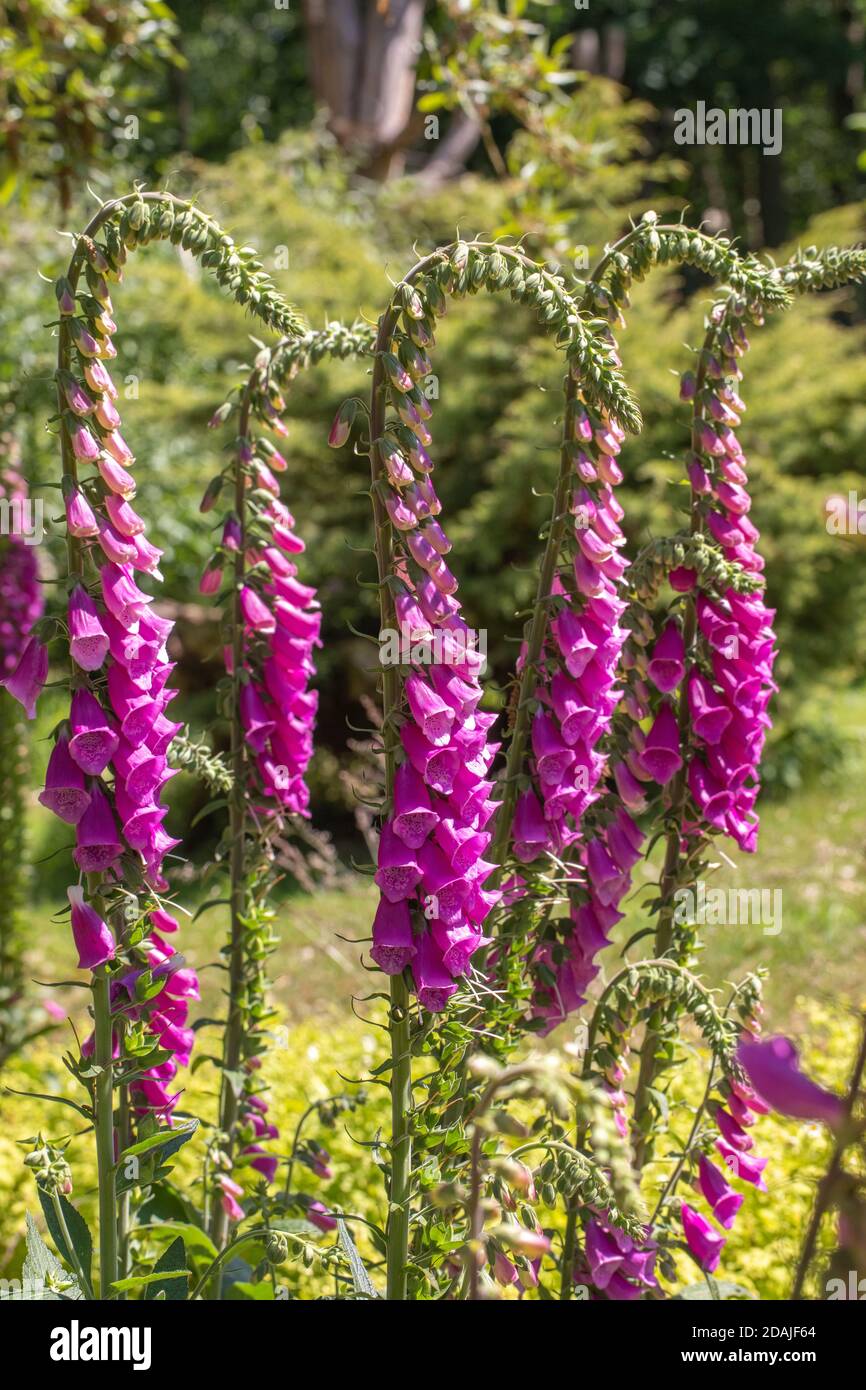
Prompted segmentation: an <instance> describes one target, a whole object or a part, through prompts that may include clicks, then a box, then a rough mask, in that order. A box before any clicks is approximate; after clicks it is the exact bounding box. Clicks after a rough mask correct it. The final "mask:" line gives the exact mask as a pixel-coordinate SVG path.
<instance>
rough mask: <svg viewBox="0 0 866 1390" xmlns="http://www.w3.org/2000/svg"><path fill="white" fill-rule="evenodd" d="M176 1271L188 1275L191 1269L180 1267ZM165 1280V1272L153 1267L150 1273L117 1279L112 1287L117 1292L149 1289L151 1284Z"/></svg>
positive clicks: (178, 1273)
mask: <svg viewBox="0 0 866 1390" xmlns="http://www.w3.org/2000/svg"><path fill="white" fill-rule="evenodd" d="M176 1273H177V1275H178V1276H179V1275H181V1274H186V1275H187V1276H188V1275H189V1273H190V1271H189V1270H188V1269H179V1270H177V1271H176ZM165 1282H167V1281H166V1279H165V1276H164V1274H163V1273H162V1272H161V1271H160V1272H157V1271H156V1270H155V1269H152V1270H151V1272H150V1274H133V1275H131V1276H130V1277H129V1279H115V1281H114V1283H113V1284H112V1285H111V1287H112V1288H113V1289H114V1292H115V1293H131V1292H132V1291H133V1289H147V1288H150V1286H151V1284H159V1283H165Z"/></svg>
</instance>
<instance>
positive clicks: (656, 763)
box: [639, 700, 683, 786]
mask: <svg viewBox="0 0 866 1390" xmlns="http://www.w3.org/2000/svg"><path fill="white" fill-rule="evenodd" d="M639 761H640V765H641V767H642V768H643V770H644V771H645V772H647V773H648V774H649V776H650V777H652V779H653V780H654V781H655V782H659V783H660V784H661V785H662V786H664V785H665V784H666V783H667V782H669V781H670V780H671V778H672V777H673V775H674V773H676V772H678V771H679V769H680V768H681V767H682V765H683V760H682V756H681V754H680V733H679V728H678V727H677V717H676V715H675V713H674V711H673V708H672V707H671V705H670V703H669V702H668V701H667V700H665V701H664V702H663V704H662V705H661V706H660V708H659V712H658V714H657V715H656V717H655V720H654V722H653V726H652V728H651V729H650V731H649V733H648V734H647V737H646V743H645V744H644V747H643V751H642V752H641V755H640V760H639Z"/></svg>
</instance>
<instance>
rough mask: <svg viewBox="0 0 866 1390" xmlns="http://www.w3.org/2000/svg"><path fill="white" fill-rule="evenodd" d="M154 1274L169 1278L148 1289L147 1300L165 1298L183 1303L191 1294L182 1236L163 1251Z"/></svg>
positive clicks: (154, 1268) (155, 1266)
mask: <svg viewBox="0 0 866 1390" xmlns="http://www.w3.org/2000/svg"><path fill="white" fill-rule="evenodd" d="M153 1273H154V1274H167V1275H168V1276H169V1277H168V1278H166V1279H163V1280H162V1281H161V1282H160V1283H155V1284H151V1285H149V1287H148V1290H147V1293H146V1294H145V1295H144V1296H145V1299H150V1298H159V1297H162V1298H165V1299H168V1300H169V1301H170V1302H175V1303H177V1302H180V1303H183V1302H184V1301H185V1300H186V1296H187V1294H188V1292H189V1274H188V1270H187V1268H186V1248H185V1246H184V1243H183V1240H182V1239H181V1237H180V1236H178V1237H177V1239H176V1240H173V1241H172V1242H171V1245H169V1246H168V1248H167V1249H165V1250H163V1252H162V1254H161V1255H160V1257H159V1259H158V1260H157V1262H156V1264H155V1265H154V1267H153Z"/></svg>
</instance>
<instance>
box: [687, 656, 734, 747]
mask: <svg viewBox="0 0 866 1390" xmlns="http://www.w3.org/2000/svg"><path fill="white" fill-rule="evenodd" d="M689 710H690V712H691V717H692V729H693V730H694V733H695V734H696V736H697V737H698V738H699V739H701V741H702V742H703V743H710V744H716V743H718V742H719V739H720V738H721V737H722V734H723V733H724V732H725V729H727V727H728V725H729V724H730V722H731V718H732V714H731V711H730V710H729V709H728V707H727V706H726V705H725V704H723V703H722V701H721V699H720V697H719V696H718V695H717V694H716V692H715V691H714V690H713V687H712V686H711V685H710V683H709V681H707V680H705V679H704V677H703V676H702V675H701V674H700V672H699V671H692V674H691V676H690V677H689Z"/></svg>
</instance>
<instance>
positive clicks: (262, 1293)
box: [228, 1279, 274, 1303]
mask: <svg viewBox="0 0 866 1390" xmlns="http://www.w3.org/2000/svg"><path fill="white" fill-rule="evenodd" d="M228 1296H229V1300H232V1299H237V1300H238V1302H242V1301H248V1300H253V1301H255V1302H256V1303H273V1301H274V1289H273V1285H272V1284H269V1283H268V1282H267V1281H266V1280H264V1279H263V1280H262V1282H261V1283H260V1284H251V1283H249V1282H248V1281H247V1280H246V1279H237V1280H235V1282H234V1283H233V1284H230V1285H229V1289H228Z"/></svg>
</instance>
